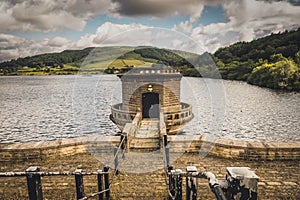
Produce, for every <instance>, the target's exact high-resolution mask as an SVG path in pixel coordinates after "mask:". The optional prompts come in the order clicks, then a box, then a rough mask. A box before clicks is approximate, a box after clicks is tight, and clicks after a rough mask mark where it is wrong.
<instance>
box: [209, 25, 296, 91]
mask: <svg viewBox="0 0 300 200" xmlns="http://www.w3.org/2000/svg"><path fill="white" fill-rule="evenodd" d="M214 59H215V61H216V63H217V67H218V69H219V71H220V73H221V74H222V77H223V78H224V79H230V80H242V81H247V82H248V83H250V84H254V85H258V86H262V87H268V88H273V89H282V90H295V91H299V90H300V70H299V65H300V29H298V30H294V31H290V32H288V31H286V32H284V33H278V34H271V35H270V36H267V37H264V38H260V39H257V40H254V41H252V42H239V43H236V44H233V45H231V46H229V47H225V48H221V49H219V50H217V51H216V52H215V53H214Z"/></svg>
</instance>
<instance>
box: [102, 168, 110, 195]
mask: <svg viewBox="0 0 300 200" xmlns="http://www.w3.org/2000/svg"><path fill="white" fill-rule="evenodd" d="M108 170H109V166H107V165H106V166H104V169H103V171H104V173H105V174H104V187H105V190H107V191H106V192H105V198H106V200H109V199H110V191H109V176H108V175H109V174H108Z"/></svg>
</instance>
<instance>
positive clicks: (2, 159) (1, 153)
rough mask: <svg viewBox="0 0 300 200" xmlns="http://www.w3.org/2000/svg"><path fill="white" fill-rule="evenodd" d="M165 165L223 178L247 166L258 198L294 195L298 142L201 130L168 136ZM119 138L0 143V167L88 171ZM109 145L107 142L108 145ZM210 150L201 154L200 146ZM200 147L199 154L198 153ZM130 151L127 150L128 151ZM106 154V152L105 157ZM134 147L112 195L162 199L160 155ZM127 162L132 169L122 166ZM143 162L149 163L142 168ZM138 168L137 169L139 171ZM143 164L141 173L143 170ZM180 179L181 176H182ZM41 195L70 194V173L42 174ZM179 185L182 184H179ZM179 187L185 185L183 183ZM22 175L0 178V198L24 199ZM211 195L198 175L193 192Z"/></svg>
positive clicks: (91, 182) (91, 179)
mask: <svg viewBox="0 0 300 200" xmlns="http://www.w3.org/2000/svg"><path fill="white" fill-rule="evenodd" d="M168 139H169V144H168V145H169V148H170V151H171V152H170V156H171V161H172V163H171V165H172V166H174V168H177V169H182V170H183V171H184V170H185V168H186V166H189V165H194V166H196V167H197V168H198V170H199V171H211V172H213V173H214V174H215V175H216V177H217V178H218V179H225V175H226V167H232V166H245V167H250V168H251V169H252V170H254V171H255V173H256V174H257V175H258V176H259V185H258V196H259V199H300V189H299V188H300V187H299V184H300V181H299V180H300V172H299V167H300V162H299V161H300V159H299V149H300V145H299V142H294V143H278V142H277V143H263V142H242V141H233V140H218V142H217V143H216V144H215V145H214V146H213V145H212V144H213V142H212V141H210V140H209V138H204V137H201V136H192V137H191V136H169V137H168ZM119 140H120V138H119V137H117V136H108V137H105V136H101V137H91V138H81V139H80V138H78V139H62V140H58V141H49V142H37V143H23V144H21V143H19V144H17V143H15V144H0V171H1V172H5V171H23V172H24V171H25V170H26V169H27V168H28V167H29V166H34V165H35V166H40V167H41V171H70V172H73V171H75V169H76V168H82V169H84V171H88V172H92V171H97V170H98V169H102V168H103V165H104V164H107V163H103V162H105V161H104V160H105V159H104V158H103V157H105V156H106V155H108V154H109V155H110V154H112V152H113V147H114V146H116V145H117V144H118V142H119ZM111 147H112V148H111ZM209 149H210V150H211V151H210V153H209V154H208V155H206V156H205V152H206V151H208V150H209ZM199 153H200V154H199ZM130 155H131V156H130ZM111 157H112V155H110V158H111ZM139 160H140V162H138V163H139V164H138V165H135V164H134V162H135V161H136V156H135V154H134V153H132V154H129V153H128V154H126V157H125V160H124V161H122V160H120V175H119V176H117V177H116V178H115V180H114V182H113V185H112V196H113V199H141V198H143V199H164V198H165V197H166V195H167V191H166V186H165V179H164V172H163V169H162V166H163V160H162V159H156V160H152V159H149V156H148V155H146V156H145V158H141V159H139ZM126 165H128V166H130V169H131V171H132V170H133V171H135V172H136V173H132V172H131V171H128V169H127V168H126V167H125V166H126ZM149 166H152V167H154V168H153V169H151V170H150V171H149V170H145V169H148V168H149ZM141 169H142V171H141ZM143 170H145V173H143ZM183 183H184V184H185V181H183ZM84 185H85V193H86V194H87V195H88V194H91V193H93V192H96V191H97V181H96V177H95V176H85V177H84ZM42 186H43V194H44V199H75V198H76V196H75V181H74V177H73V176H65V177H57V176H56V177H42ZM183 188H185V185H183ZM183 191H185V189H183ZM27 195H28V194H27V186H26V178H25V177H12V178H0V199H27V198H28V197H27ZM197 199H215V198H214V195H213V194H212V193H211V191H210V189H209V187H208V183H207V181H206V180H203V179H199V180H198V198H197Z"/></svg>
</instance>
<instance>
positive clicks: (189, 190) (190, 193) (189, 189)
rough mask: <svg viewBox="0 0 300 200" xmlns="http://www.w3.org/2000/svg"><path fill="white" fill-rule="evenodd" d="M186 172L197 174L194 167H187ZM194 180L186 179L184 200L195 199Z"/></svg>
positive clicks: (195, 185)
mask: <svg viewBox="0 0 300 200" xmlns="http://www.w3.org/2000/svg"><path fill="white" fill-rule="evenodd" d="M186 171H187V172H188V173H192V172H197V168H196V167H195V166H187V167H186ZM196 182H197V181H196V178H193V177H186V200H196V199H197V184H196Z"/></svg>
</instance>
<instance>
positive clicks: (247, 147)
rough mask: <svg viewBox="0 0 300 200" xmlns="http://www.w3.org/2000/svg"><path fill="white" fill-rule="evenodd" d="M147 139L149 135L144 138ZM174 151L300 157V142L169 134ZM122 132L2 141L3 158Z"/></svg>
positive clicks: (65, 152) (56, 152)
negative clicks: (49, 139)
mask: <svg viewBox="0 0 300 200" xmlns="http://www.w3.org/2000/svg"><path fill="white" fill-rule="evenodd" d="M144 140H146V139H144ZM168 140H169V147H170V151H171V152H178V153H184V152H187V153H199V152H200V151H201V152H202V153H203V152H204V153H205V152H209V155H211V156H217V157H223V158H231V159H246V160H299V159H300V142H298V141H297V142H247V141H239V140H226V139H218V140H216V139H215V138H209V137H204V136H201V135H170V136H168ZM119 142H120V136H93V137H83V138H69V139H58V140H55V141H43V142H28V143H14V144H0V161H3V162H21V161H24V160H34V159H40V160H43V159H48V158H54V157H61V156H70V155H75V154H80V153H86V152H88V151H89V150H88V149H89V148H91V147H93V146H95V148H97V147H109V146H117V145H118V143H119Z"/></svg>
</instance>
